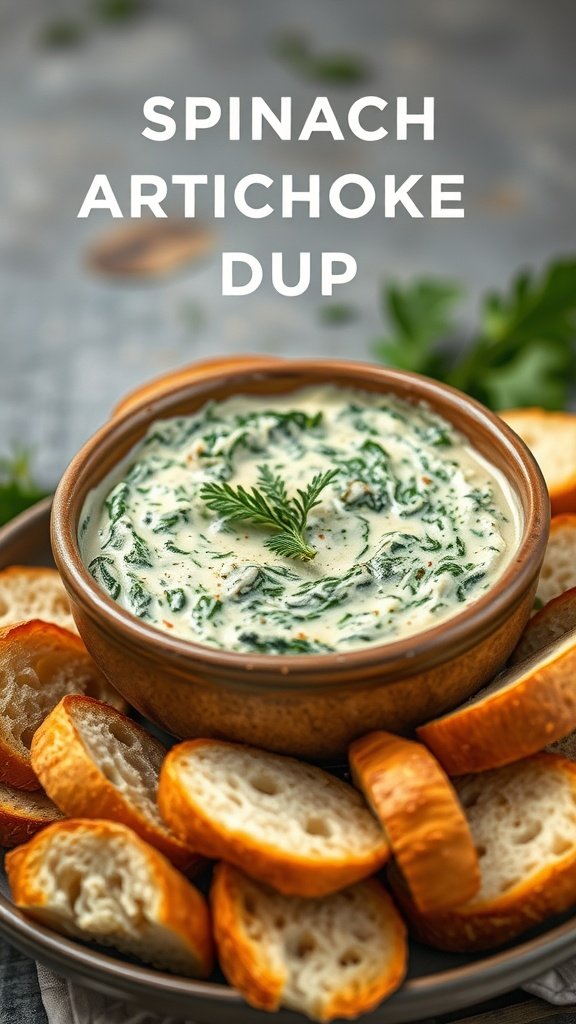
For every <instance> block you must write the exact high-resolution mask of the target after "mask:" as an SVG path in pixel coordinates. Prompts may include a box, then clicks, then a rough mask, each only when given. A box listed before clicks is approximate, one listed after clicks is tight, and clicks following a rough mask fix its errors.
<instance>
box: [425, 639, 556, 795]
mask: <svg viewBox="0 0 576 1024" xmlns="http://www.w3.org/2000/svg"><path fill="white" fill-rule="evenodd" d="M575 673H576V631H575V630H573V631H572V632H571V633H568V634H567V635H565V636H564V637H562V638H561V639H560V640H556V641H555V642H554V643H552V644H549V645H548V647H545V648H544V650H542V651H539V652H538V653H537V654H535V655H534V656H533V657H532V658H528V659H527V660H526V661H522V662H519V663H518V664H517V665H514V666H513V667H512V668H509V669H507V670H506V671H505V672H503V673H501V675H499V676H497V677H496V679H495V680H494V681H493V682H492V683H490V685H489V686H487V687H485V689H483V690H481V691H480V693H478V694H477V695H476V696H475V697H472V699H471V700H469V701H468V702H467V703H466V704H463V705H462V706H461V707H459V708H456V710H455V711H451V712H449V713H448V714H447V715H443V716H442V717H441V718H436V719H435V720H434V721H433V722H428V723H427V724H426V725H421V726H420V728H419V729H417V730H416V731H417V733H418V736H419V737H420V739H421V740H422V741H423V742H424V743H425V744H426V746H427V747H430V749H431V750H432V752H433V753H434V754H435V755H436V757H437V758H438V760H439V761H440V764H441V765H442V767H443V768H444V769H445V771H446V772H448V775H465V774H467V773H468V772H483V771H486V770H488V769H490V768H499V767H500V766H501V765H505V764H510V763H511V762H513V761H519V760H520V759H521V758H523V757H528V756H529V755H530V754H535V753H536V752H537V751H539V750H542V748H543V747H546V746H547V745H548V744H549V743H553V742H554V741H555V740H559V739H562V737H564V736H568V734H569V733H571V732H573V730H574V729H576V686H575V684H574V677H575Z"/></svg>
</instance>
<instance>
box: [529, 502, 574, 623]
mask: <svg viewBox="0 0 576 1024" xmlns="http://www.w3.org/2000/svg"><path fill="white" fill-rule="evenodd" d="M572 587H576V515H562V516H554V517H553V519H552V521H551V523H550V536H549V538H548V545H547V547H546V554H545V555H544V561H543V563H542V569H541V572H540V579H539V581H538V590H537V592H536V597H537V598H538V600H539V601H541V602H542V604H544V605H545V604H547V603H548V601H551V600H552V599H553V598H554V597H558V595H559V594H563V593H564V592H565V591H566V590H571V589H572Z"/></svg>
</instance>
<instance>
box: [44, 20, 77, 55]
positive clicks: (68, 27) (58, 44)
mask: <svg viewBox="0 0 576 1024" xmlns="http://www.w3.org/2000/svg"><path fill="white" fill-rule="evenodd" d="M85 34H86V30H85V28H84V25H83V24H82V22H80V21H76V20H74V19H73V18H56V19H55V20H54V21H50V22H48V23H47V24H46V25H44V27H43V29H42V31H41V33H40V43H41V44H42V46H47V47H52V48H53V49H55V50H56V49H58V50H59V49H66V48H67V47H69V46H77V45H78V43H81V42H83V40H84V36H85Z"/></svg>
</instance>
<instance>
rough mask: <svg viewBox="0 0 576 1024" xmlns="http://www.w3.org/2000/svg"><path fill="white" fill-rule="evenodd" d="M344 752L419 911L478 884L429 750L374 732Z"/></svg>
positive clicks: (458, 897) (453, 802)
mask: <svg viewBox="0 0 576 1024" xmlns="http://www.w3.org/2000/svg"><path fill="white" fill-rule="evenodd" d="M348 756H349V760H350V767H351V769H352V776H353V778H354V781H355V782H356V785H357V786H359V788H360V789H361V790H362V792H363V793H364V796H365V797H366V799H367V801H368V803H369V804H370V805H371V807H372V809H373V810H374V813H375V814H376V816H377V817H378V818H379V819H380V821H381V822H382V825H383V827H384V830H385V832H386V835H387V837H388V839H389V841H390V845H391V847H392V854H393V856H394V857H395V859H396V862H397V864H398V866H399V868H400V870H401V871H402V874H403V875H404V878H405V880H406V883H407V885H408V887H409V889H410V892H411V894H412V898H413V900H414V902H415V904H416V906H417V907H418V908H419V910H422V911H425V912H428V911H432V910H444V909H447V908H449V907H454V906H459V905H460V904H462V903H466V901H467V900H470V899H472V897H473V896H474V895H475V894H476V893H477V892H478V889H479V888H480V868H479V864H478V857H477V854H476V849H475V846H474V841H473V839H472V834H471V832H470V828H469V826H468V822H467V821H466V816H465V814H464V811H463V810H462V807H461V806H460V802H459V800H458V797H457V795H456V792H455V790H454V788H453V786H452V785H451V783H450V782H449V780H448V779H447V778H446V775H445V774H444V772H443V771H442V769H441V767H440V765H439V764H438V762H437V761H436V759H435V758H434V757H433V755H432V754H431V753H430V751H429V750H427V749H426V747H424V746H422V744H420V743H414V742H412V741H411V740H406V739H403V738H402V737H400V736H393V735H392V734H391V733H387V732H373V733H370V734H369V735H368V736H363V737H362V738H361V739H358V740H356V741H355V742H354V743H353V744H352V746H351V747H350V751H349V755H348Z"/></svg>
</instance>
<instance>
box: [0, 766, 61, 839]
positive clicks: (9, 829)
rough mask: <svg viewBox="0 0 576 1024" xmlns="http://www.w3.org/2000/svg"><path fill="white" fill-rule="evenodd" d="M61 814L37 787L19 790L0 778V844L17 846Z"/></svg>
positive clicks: (58, 819)
mask: <svg viewBox="0 0 576 1024" xmlns="http://www.w3.org/2000/svg"><path fill="white" fill-rule="evenodd" d="M62 818H63V815H62V814H61V812H60V811H59V810H58V808H57V807H56V805H55V804H53V803H52V801H51V800H49V799H48V797H47V796H46V794H45V793H42V792H41V791H40V790H38V792H36V793H23V792H22V790H20V789H14V787H13V786H4V785H3V784H2V783H1V782H0V846H4V847H8V848H9V847H12V846H19V844H20V843H25V842H26V840H28V839H31V838H32V836H33V835H36V832H39V831H40V829H43V828H46V826H47V825H51V824H52V822H54V821H60V820H61V819H62Z"/></svg>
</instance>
